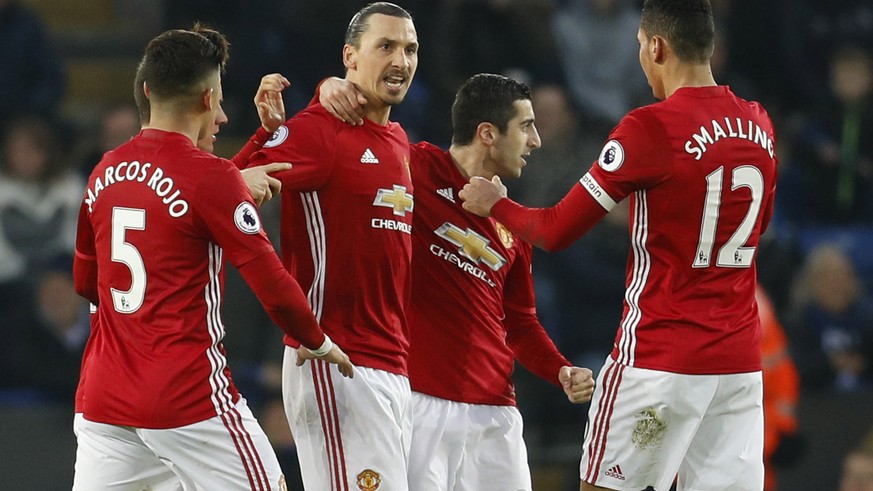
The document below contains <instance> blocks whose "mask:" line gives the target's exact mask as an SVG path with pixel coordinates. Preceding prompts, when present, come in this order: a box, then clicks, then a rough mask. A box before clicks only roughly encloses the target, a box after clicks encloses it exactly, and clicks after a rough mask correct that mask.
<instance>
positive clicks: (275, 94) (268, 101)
mask: <svg viewBox="0 0 873 491" xmlns="http://www.w3.org/2000/svg"><path fill="white" fill-rule="evenodd" d="M290 85H291V82H289V81H288V79H287V78H285V77H283V76H282V75H280V74H278V73H271V74H269V75H264V76H263V77H261V85H260V86H258V91H257V92H256V93H255V107H256V108H257V109H258V117H259V118H261V126H263V127H264V129H265V130H267V131H269V132H270V134H272V133H275V131H276V130H278V129H279V126H282V123H284V122H285V101H283V100H282V91H283V90H285V89H286V88H288V87H289V86H290Z"/></svg>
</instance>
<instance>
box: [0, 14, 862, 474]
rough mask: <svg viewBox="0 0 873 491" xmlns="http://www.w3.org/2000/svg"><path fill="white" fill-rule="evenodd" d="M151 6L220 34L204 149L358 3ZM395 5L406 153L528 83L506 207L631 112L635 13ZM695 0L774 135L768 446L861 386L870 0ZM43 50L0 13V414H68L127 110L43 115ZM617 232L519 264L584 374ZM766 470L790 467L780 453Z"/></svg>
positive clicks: (248, 347)
mask: <svg viewBox="0 0 873 491" xmlns="http://www.w3.org/2000/svg"><path fill="white" fill-rule="evenodd" d="M151 3H153V7H154V8H156V9H160V12H161V16H162V18H163V24H164V25H163V26H162V28H171V27H187V26H190V25H191V24H192V23H193V21H194V20H201V21H205V22H207V23H209V24H212V25H214V26H215V27H217V28H219V29H221V30H222V31H224V32H226V33H227V34H228V37H229V39H230V41H231V43H232V45H233V51H232V58H231V63H230V65H229V68H228V73H227V75H226V76H225V79H224V92H225V103H224V104H225V108H226V110H227V113H228V116H229V119H230V123H229V124H228V125H227V127H226V128H224V129H223V130H222V133H221V135H220V136H222V137H226V136H235V137H237V138H243V139H244V138H245V137H247V136H248V135H249V134H250V133H251V132H253V131H254V130H255V128H256V127H257V125H258V123H257V116H256V113H255V111H254V109H253V108H252V107H251V102H250V101H251V96H252V94H253V93H254V90H255V88H256V87H257V83H258V80H259V79H260V77H261V75H263V74H265V73H270V72H276V71H278V72H281V73H283V74H284V75H286V76H287V77H288V78H289V79H290V80H292V87H291V88H290V89H288V91H287V92H286V94H285V101H286V108H287V109H288V115H289V116H290V115H291V114H293V113H294V112H296V111H297V110H299V109H300V108H302V107H303V106H304V105H305V104H307V103H308V101H309V99H310V97H311V94H312V93H313V90H314V87H315V86H316V84H317V83H318V81H319V80H321V79H322V78H324V77H326V76H329V75H338V74H341V70H342V65H341V62H340V51H341V47H342V44H341V43H342V41H341V40H342V37H343V33H344V31H345V27H346V24H347V22H348V20H349V19H348V17H349V16H350V15H351V13H352V12H354V11H356V10H357V9H358V8H359V7H360V6H361V5H363V4H365V3H367V2H360V1H350V0H322V1H318V2H310V1H292V2H282V5H276V4H274V2H268V1H266V0H253V1H245V2H244V1H235V0H176V1H173V2H168V1H160V0H152V2H151ZM397 3H399V4H401V5H403V6H404V7H406V8H407V9H408V10H409V11H410V12H411V13H412V14H413V16H414V17H415V22H416V26H417V29H418V36H419V40H420V43H421V51H420V65H419V70H418V73H417V75H416V77H415V80H414V82H413V85H412V89H411V90H410V92H409V96H408V97H407V100H406V101H405V102H404V103H403V104H402V105H400V106H398V107H397V108H396V109H395V111H393V112H392V116H393V119H395V120H397V121H399V122H401V123H402V124H403V126H404V127H405V128H406V130H407V132H408V133H409V136H410V139H411V140H412V141H418V140H427V141H431V142H433V143H436V144H439V145H441V146H444V147H446V146H448V144H449V139H450V135H451V127H450V107H451V103H452V99H453V96H454V93H455V90H456V89H457V87H458V86H459V85H460V83H461V82H462V81H463V80H465V79H466V78H467V77H468V76H470V75H472V74H474V73H477V72H495V73H503V74H505V75H508V76H512V77H514V78H517V79H520V80H522V81H524V82H526V83H527V84H528V85H530V87H531V88H532V90H533V105H534V110H535V111H536V125H537V127H538V130H539V133H540V136H541V138H542V148H541V149H539V150H537V151H535V152H534V153H533V154H532V156H531V157H530V159H529V160H528V165H527V167H526V168H525V171H524V175H523V176H522V178H521V179H520V180H518V181H517V182H514V183H512V187H511V188H510V193H511V194H512V195H513V196H514V197H515V199H517V200H518V201H520V202H522V203H524V204H527V205H531V206H550V205H552V204H554V203H555V202H557V201H558V200H559V199H560V198H561V197H562V196H563V195H564V194H565V193H566V192H567V190H569V188H570V187H571V186H572V185H574V183H575V181H576V180H577V179H578V178H579V177H580V176H581V175H582V174H584V172H585V171H586V170H587V168H588V167H589V166H590V165H591V163H592V162H593V161H594V160H595V159H596V158H597V155H598V154H599V151H600V146H601V144H602V142H603V141H604V140H605V138H606V136H607V135H608V133H609V130H610V129H611V128H612V126H613V125H615V124H616V123H617V122H618V119H619V118H620V117H621V116H622V115H623V114H625V113H626V112H627V111H628V110H630V109H632V108H634V107H637V106H639V105H643V104H647V103H650V102H652V99H651V92H650V90H649V88H648V86H647V85H646V81H645V77H644V76H643V74H642V71H641V70H640V68H639V65H638V55H637V50H638V46H637V43H636V41H635V36H636V32H637V27H638V25H639V10H640V4H641V2H640V1H637V0H443V1H425V0H410V1H403V0H400V1H398V2H397ZM713 5H714V7H715V9H716V19H717V22H718V26H717V30H718V34H719V37H718V40H717V44H716V53H715V54H714V57H713V70H714V72H715V73H714V75H715V79H716V81H718V82H719V83H721V84H724V85H729V86H731V88H732V89H733V90H734V92H735V93H737V95H739V96H740V97H744V98H747V99H753V100H758V101H761V102H762V103H763V104H764V106H765V107H766V108H767V109H768V111H769V112H770V114H771V116H772V117H773V118H774V123H775V126H776V129H777V140H778V145H779V148H778V155H779V159H780V169H779V172H780V179H779V184H778V191H777V209H776V213H775V216H774V221H773V224H772V226H771V228H770V230H769V231H768V233H767V236H766V237H765V238H764V240H763V241H762V242H763V244H762V246H761V248H760V250H759V258H758V264H759V278H760V283H761V287H762V292H761V294H762V295H764V296H766V297H767V298H768V299H769V300H764V301H762V303H766V305H768V307H767V308H762V316H763V315H765V314H764V311H767V312H769V315H770V316H771V322H770V324H772V325H775V326H776V328H777V329H778V330H779V331H778V332H777V333H776V334H770V335H769V336H770V337H769V338H768V333H767V331H766V324H767V322H765V333H764V339H765V342H764V349H765V350H769V351H767V352H765V357H764V360H765V380H771V382H767V383H765V393H766V392H768V391H769V392H771V393H773V394H777V393H780V394H785V395H784V396H783V397H782V398H781V399H779V400H778V401H777V402H775V403H773V406H772V407H773V408H776V409H777V410H776V412H775V413H773V414H775V415H774V416H768V418H770V419H769V420H770V421H777V420H779V418H780V417H781V416H780V415H779V414H780V411H782V412H783V413H784V414H785V415H787V416H785V417H784V418H783V419H782V421H783V423H780V424H776V423H773V424H772V425H771V426H773V427H778V428H780V433H779V434H778V435H776V437H775V438H776V444H775V445H776V446H778V440H779V438H780V437H785V438H789V439H790V438H792V437H794V436H796V435H797V434H798V432H802V428H800V429H798V428H797V423H796V419H793V417H792V411H793V407H792V405H794V404H796V403H797V397H798V395H797V394H798V393H807V392H808V393H823V394H826V393H850V392H864V391H871V390H873V296H871V291H873V255H871V254H870V253H869V251H870V250H873V3H871V2H869V1H867V0H843V1H841V2H836V3H834V2H820V1H816V0H790V1H789V0H773V1H769V2H760V1H758V0H713ZM147 34H148V35H147V36H146V37H150V36H152V35H153V34H155V33H151V32H150V33H147ZM57 48H58V46H57V42H56V38H55V37H54V36H53V33H52V32H50V31H49V30H48V29H47V27H46V26H45V24H44V23H43V22H42V21H41V19H40V17H39V15H38V14H37V13H36V12H35V11H34V10H32V9H31V8H29V7H27V2H22V1H16V0H0V67H2V69H0V329H2V336H3V338H4V339H5V340H6V342H5V343H4V344H3V346H2V348H0V349H2V350H3V352H2V353H0V367H2V368H0V370H2V372H0V383H2V384H3V387H2V388H0V402H4V403H8V404H20V403H33V402H40V401H49V402H54V403H64V404H70V405H72V394H73V391H74V390H75V386H76V383H77V377H78V364H79V361H80V358H81V354H82V349H83V346H84V343H85V340H86V339H87V336H88V305H87V303H86V302H85V301H84V300H82V299H80V298H79V297H78V296H77V295H76V294H75V292H74V290H73V284H72V276H71V264H72V254H73V251H74V240H75V224H76V219H77V216H78V211H79V205H80V202H81V198H82V191H83V189H84V181H85V179H86V178H87V176H88V174H89V173H90V170H91V168H92V167H93V166H94V165H95V164H96V163H97V162H98V161H99V159H100V156H101V155H102V153H103V152H104V151H106V150H108V149H111V148H113V147H115V146H117V145H119V144H120V143H122V142H124V141H125V140H126V139H128V138H130V137H131V136H133V135H134V134H136V132H138V131H139V118H138V116H137V113H136V110H135V108H134V107H133V105H132V103H133V99H132V98H131V100H130V101H129V102H127V103H123V104H117V103H114V102H113V103H107V104H106V105H105V106H101V107H100V108H97V109H98V110H99V111H100V114H101V117H100V120H99V123H98V124H96V125H91V126H88V127H80V126H77V125H76V123H75V121H74V119H72V118H70V117H69V114H65V113H64V111H63V101H64V94H65V83H66V82H65V62H66V60H65V59H64V57H63V56H61V55H60V54H59V50H58V49H57ZM133 56H134V57H137V56H138V53H133ZM131 92H132V88H131ZM276 212H277V209H276V208H275V206H274V204H273V203H271V204H269V205H268V206H267V207H266V208H265V209H264V214H265V222H266V223H267V224H268V228H269V224H270V223H273V224H274V225H275V223H276V221H275V214H276ZM626 218H627V210H626V208H622V207H619V208H617V209H616V210H615V211H613V212H612V213H611V214H610V215H609V218H608V219H607V220H605V221H603V222H602V223H601V224H599V225H598V226H597V227H596V228H595V229H594V230H593V231H592V232H591V233H590V234H589V235H588V236H586V237H585V238H584V239H583V240H580V241H578V242H577V243H576V244H575V245H573V246H572V247H570V248H569V249H567V250H565V251H562V252H558V253H552V254H546V253H544V252H542V251H537V252H536V254H535V259H534V274H535V279H536V291H537V296H538V308H539V315H540V317H541V319H542V320H543V324H544V325H545V326H546V327H547V329H549V331H550V334H551V335H552V336H553V338H554V339H555V341H556V343H557V344H558V346H559V347H560V348H561V350H562V351H563V352H564V353H565V354H566V355H567V356H568V358H570V359H571V360H573V361H574V362H575V363H576V364H578V365H580V366H588V367H597V366H600V364H601V362H602V360H603V358H604V357H605V356H606V355H607V353H608V352H609V351H610V349H611V346H612V342H613V338H614V335H615V331H616V327H617V325H618V322H619V319H620V317H621V305H622V299H623V292H624V281H625V275H624V271H625V264H626V261H627V250H628V247H629V238H628V234H627V220H626ZM273 230H274V231H275V230H276V229H275V227H274V228H273ZM227 291H228V295H227V298H228V301H227V307H226V309H225V312H224V315H225V317H226V325H227V326H228V330H229V331H230V332H229V334H228V340H227V342H228V344H231V345H232V346H229V347H228V351H229V354H230V357H231V363H232V364H234V365H235V366H234V373H236V374H237V377H238V378H239V379H240V380H238V384H239V385H240V387H241V389H242V391H243V393H244V394H246V395H247V397H248V398H249V399H250V401H252V406H253V407H258V408H260V409H261V411H262V413H261V414H262V416H261V417H262V419H264V420H265V421H273V419H275V422H276V423H275V426H276V427H277V428H278V429H276V432H275V434H274V436H273V438H274V439H275V441H276V442H278V443H277V446H280V447H281V448H283V449H285V451H287V452H289V453H290V454H293V441H292V440H290V435H287V434H286V433H287V431H283V428H286V426H284V424H283V423H284V420H283V418H282V414H281V403H280V402H279V401H280V399H279V397H280V396H279V370H280V368H279V363H280V360H281V356H280V352H281V351H280V350H281V342H280V336H279V333H278V330H276V329H274V328H273V327H272V326H271V325H270V322H269V319H268V318H267V317H266V315H265V314H264V313H263V311H262V310H261V309H260V307H259V306H258V305H257V301H256V300H255V299H254V298H253V297H252V296H251V294H250V293H248V291H247V289H246V288H245V286H244V285H243V283H242V281H241V280H239V279H238V278H236V277H235V276H234V275H233V274H231V275H230V276H229V278H228V286H227ZM774 336H775V337H774ZM768 340H769V341H768ZM786 367H787V368H786ZM768 370H772V372H770V373H773V374H774V375H773V377H772V378H771V379H767V376H768V374H767V372H768ZM522 371H523V369H519V372H520V373H519V376H518V385H519V388H518V392H519V403H520V405H521V409H522V413H524V414H525V420H526V423H527V426H528V427H529V428H530V432H531V433H533V434H540V435H541V437H542V438H544V439H549V438H557V439H560V438H562V437H561V436H560V435H559V433H560V432H562V431H563V430H564V429H565V428H566V427H567V425H569V424H576V425H578V424H579V422H581V421H582V419H583V417H584V412H583V411H584V409H583V410H580V409H579V408H574V407H570V406H569V405H567V404H564V402H565V401H563V400H562V398H561V396H560V394H551V392H552V391H553V389H552V388H551V387H549V386H548V385H547V384H545V383H542V382H539V381H537V380H535V379H533V378H532V377H529V376H527V375H526V374H524V373H521V372H522ZM774 397H775V396H774ZM551 401H554V403H553V402H551ZM561 416H563V418H562V417H561ZM270 418H273V419H270ZM266 426H268V424H267V423H265V427H266ZM563 438H564V439H566V436H564V437H563ZM534 439H535V437H534ZM774 448H775V447H774ZM789 453H790V452H789ZM289 458H293V455H291V456H289ZM775 458H776V459H777V461H778V459H783V460H785V461H788V462H790V460H791V456H790V455H788V456H786V455H785V451H784V448H783V454H777V455H776V457H775ZM850 459H851V460H849V458H847V461H846V466H847V467H848V466H853V465H854V466H862V465H863V464H866V465H867V466H868V468H869V467H870V466H873V463H871V462H873V459H871V453H870V450H869V448H867V449H866V451H862V450H858V451H856V452H854V453H853V454H852V456H850ZM869 472H870V471H868V473H869ZM868 477H869V474H868ZM870 479H871V480H873V478H870ZM847 489H848V488H847ZM851 489H854V488H851ZM858 489H862V488H858ZM867 489H869V488H867Z"/></svg>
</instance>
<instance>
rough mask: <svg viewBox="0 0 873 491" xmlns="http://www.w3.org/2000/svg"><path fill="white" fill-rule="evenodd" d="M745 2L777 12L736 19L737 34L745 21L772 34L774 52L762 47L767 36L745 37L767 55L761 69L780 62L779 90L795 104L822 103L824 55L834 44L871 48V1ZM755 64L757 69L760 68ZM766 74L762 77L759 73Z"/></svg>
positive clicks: (827, 55) (830, 55)
mask: <svg viewBox="0 0 873 491" xmlns="http://www.w3.org/2000/svg"><path fill="white" fill-rule="evenodd" d="M747 2H748V3H750V4H751V3H755V4H761V5H763V4H767V5H772V8H773V9H774V10H775V11H776V12H778V15H777V16H775V17H773V18H772V21H773V22H760V21H759V22H749V23H747V24H746V25H742V24H737V25H736V29H735V30H736V31H737V32H738V34H737V37H739V36H740V34H739V33H740V32H742V33H745V31H746V26H747V25H748V26H751V25H754V24H761V25H762V28H764V29H767V30H769V31H770V32H772V33H773V36H775V37H776V38H777V39H776V43H775V46H776V47H778V52H776V53H773V52H772V50H771V49H769V48H767V49H764V48H765V47H766V46H767V45H768V44H770V43H768V41H769V40H763V39H760V37H759V38H758V39H757V40H755V41H751V40H750V41H748V42H749V43H754V46H755V47H756V49H757V50H758V51H759V52H764V53H766V54H767V55H768V57H767V58H766V59H763V60H760V61H763V62H764V63H760V64H759V66H760V67H762V68H763V69H766V67H767V66H768V65H772V64H774V63H779V62H781V63H784V66H785V70H784V71H785V72H786V73H785V74H784V75H783V77H782V78H781V79H780V80H782V81H783V82H784V83H783V84H781V86H782V87H783V89H782V90H783V92H786V93H787V94H789V95H790V96H791V100H792V101H793V103H794V104H793V105H794V108H795V109H800V110H803V109H805V108H807V107H818V106H821V105H826V104H827V103H828V102H829V101H828V100H827V98H826V91H824V90H822V87H825V86H826V85H827V83H828V77H829V75H828V64H829V61H828V60H829V59H832V58H833V53H834V51H833V50H834V49H835V48H838V47H839V46H843V45H846V44H854V45H857V46H859V47H862V48H864V49H868V50H869V49H873V2H870V0H841V1H839V2H822V1H820V0H777V1H776V2H759V1H757V0H747ZM762 68H759V71H760V70H761V69H762ZM764 78H766V77H764Z"/></svg>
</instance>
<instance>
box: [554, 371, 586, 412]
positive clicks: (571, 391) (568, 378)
mask: <svg viewBox="0 0 873 491" xmlns="http://www.w3.org/2000/svg"><path fill="white" fill-rule="evenodd" d="M558 381H559V382H561V387H563V388H564V393H565V394H567V399H569V400H570V402H572V403H573V404H582V403H583V402H588V401H590V400H591V396H592V394H594V375H593V374H592V373H591V370H589V369H587V368H579V367H561V370H560V371H559V372H558Z"/></svg>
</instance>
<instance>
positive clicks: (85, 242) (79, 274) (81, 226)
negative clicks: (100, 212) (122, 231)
mask: <svg viewBox="0 0 873 491" xmlns="http://www.w3.org/2000/svg"><path fill="white" fill-rule="evenodd" d="M96 254H97V253H96V248H95V247H94V232H93V229H92V228H91V220H90V219H89V214H88V205H86V204H85V203H82V206H81V207H80V208H79V221H78V225H77V230H76V254H75V256H73V284H74V286H75V288H76V293H78V294H79V295H80V296H82V297H84V298H86V299H87V300H88V301H89V302H91V303H92V304H94V305H98V304H99V299H98V295H97V255H96Z"/></svg>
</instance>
